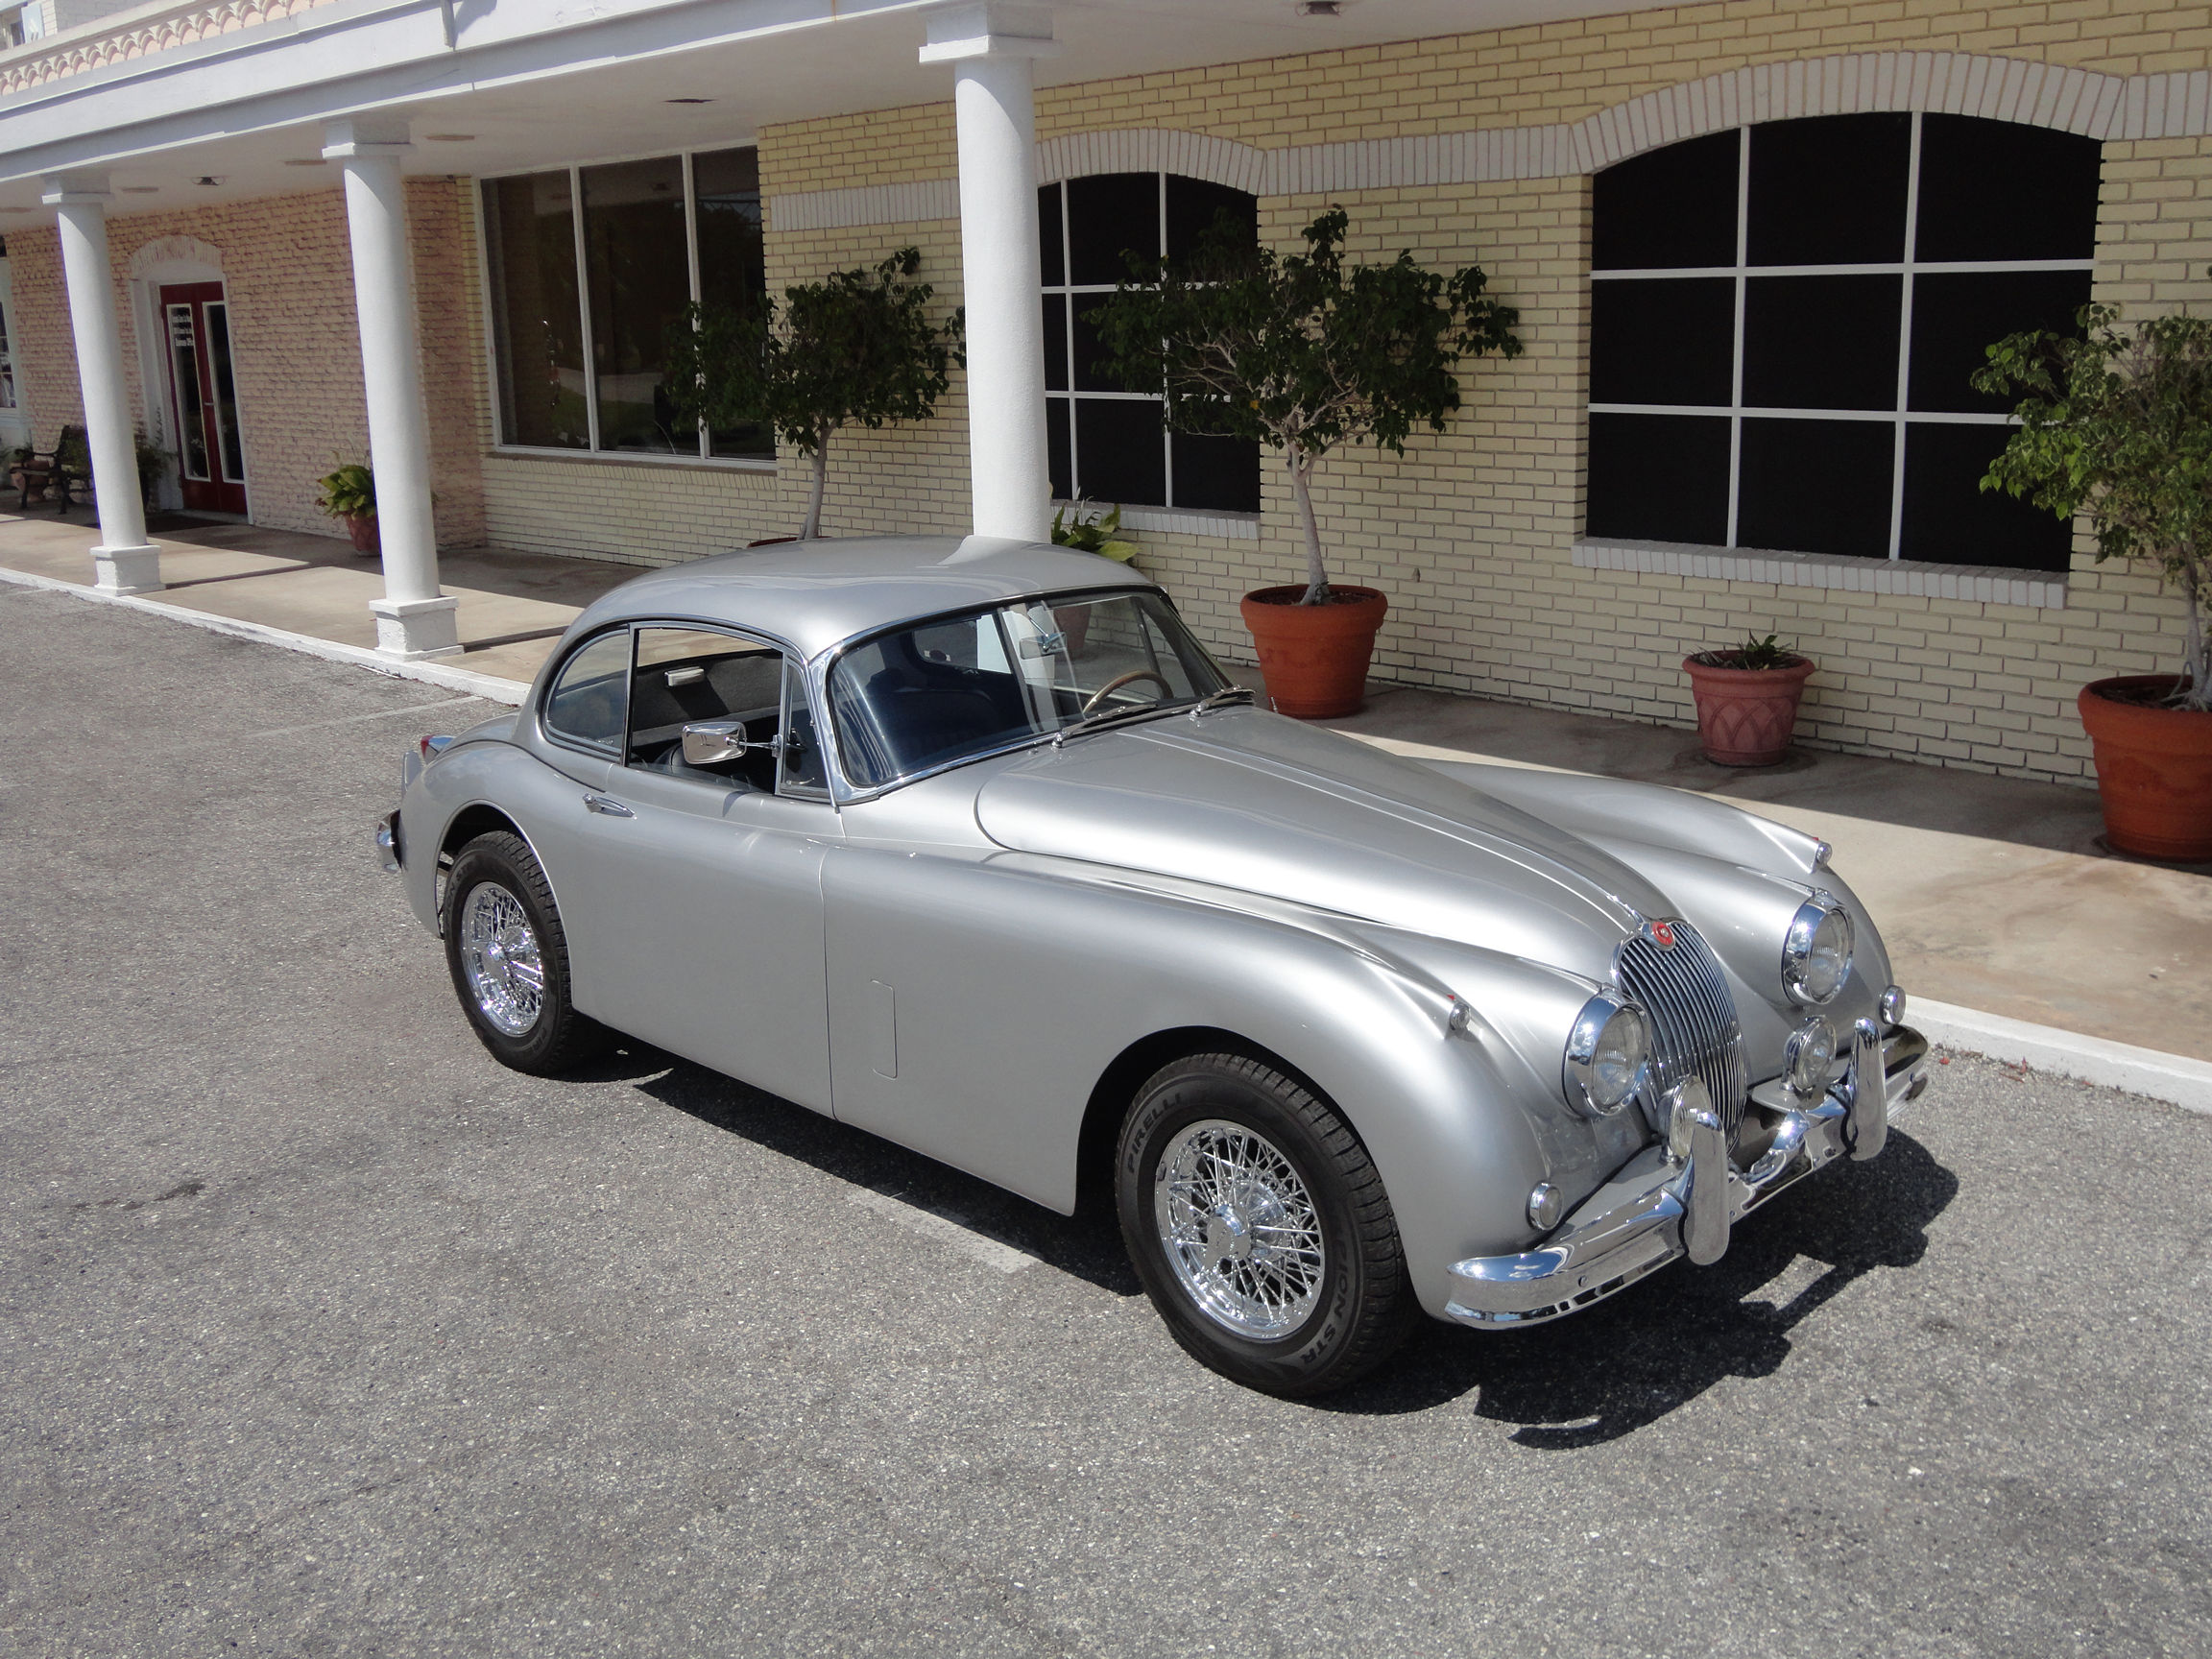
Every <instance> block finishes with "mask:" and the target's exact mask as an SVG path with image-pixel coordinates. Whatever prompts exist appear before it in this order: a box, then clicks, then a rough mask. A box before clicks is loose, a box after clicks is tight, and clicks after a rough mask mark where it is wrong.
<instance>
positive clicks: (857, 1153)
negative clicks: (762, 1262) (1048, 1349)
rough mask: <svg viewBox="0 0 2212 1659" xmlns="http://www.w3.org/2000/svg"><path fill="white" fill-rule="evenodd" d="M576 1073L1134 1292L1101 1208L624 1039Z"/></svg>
mask: <svg viewBox="0 0 2212 1659" xmlns="http://www.w3.org/2000/svg"><path fill="white" fill-rule="evenodd" d="M577 1076H578V1077H579V1078H586V1079H590V1080H594V1081H601V1082H614V1081H633V1082H635V1083H636V1085H637V1088H638V1090H639V1091H640V1092H642V1093H643V1094H650V1095H651V1096H652V1097H653V1098H654V1099H656V1100H659V1101H661V1103H662V1104H663V1105H666V1106H671V1107H674V1108H675V1109H676V1110H677V1111H679V1112H683V1113H685V1114H687V1115H688V1116H690V1117H693V1118H698V1119H699V1121H700V1122H702V1123H706V1124H709V1126H711V1127H713V1128H716V1129H720V1130H723V1131H725V1132H726V1133H729V1134H732V1135H738V1136H742V1137H743V1138H744V1139H746V1140H748V1141H750V1142H753V1143H754V1144H756V1145H757V1146H763V1147H766V1148H767V1149H768V1150H769V1151H771V1152H776V1153H780V1154H781V1155H782V1156H783V1157H786V1158H793V1159H796V1160H798V1161H799V1162H800V1163H802V1164H807V1165H811V1166H813V1167H814V1168H816V1169H819V1170H821V1171H822V1172H823V1173H824V1174H826V1175H831V1176H834V1177H835V1178H836V1179H838V1180H840V1181H844V1182H849V1183H851V1184H852V1185H853V1186H854V1188H856V1189H866V1190H869V1191H874V1192H880V1193H882V1194H884V1195H886V1196H887V1197H891V1198H896V1199H898V1200H899V1201H901V1202H902V1203H904V1204H907V1205H911V1206H912V1207H913V1208H914V1209H916V1210H918V1211H923V1212H926V1213H927V1214H933V1215H936V1216H939V1217H942V1218H943V1219H945V1220H948V1221H950V1222H953V1223H954V1224H955V1225H957V1226H960V1227H964V1228H966V1229H967V1230H968V1231H970V1232H972V1233H974V1234H975V1235H977V1236H978V1237H979V1238H987V1239H990V1240H992V1241H993V1242H995V1243H998V1244H1003V1245H1006V1246H1007V1247H1009V1248H1010V1249H1014V1250H1019V1251H1021V1252H1022V1253H1023V1254H1025V1255H1029V1256H1034V1257H1035V1258H1036V1259H1037V1260H1038V1261H1040V1262H1043V1263H1044V1264H1045V1265H1046V1266H1047V1267H1056V1268H1058V1269H1059V1270H1060V1271H1061V1272H1063V1273H1068V1274H1072V1275H1073V1276H1074V1277H1075V1278H1078V1279H1081V1280H1083V1281H1085V1282H1086V1283H1088V1284H1091V1285H1095V1286H1098V1287H1099V1288H1100V1289H1102V1290H1107V1291H1111V1292H1112V1293H1113V1294H1115V1295H1117V1296H1138V1295H1142V1293H1143V1286H1142V1285H1140V1284H1139V1283H1138V1280H1137V1275H1136V1273H1135V1272H1134V1271H1133V1270H1132V1269H1131V1268H1130V1266H1129V1258H1128V1256H1127V1255H1126V1254H1125V1253H1124V1252H1123V1250H1122V1248H1121V1233H1120V1229H1119V1228H1118V1226H1117V1225H1116V1223H1115V1220H1114V1216H1113V1214H1112V1211H1111V1209H1110V1208H1106V1207H1098V1206H1086V1208H1085V1210H1084V1211H1083V1213H1082V1214H1077V1215H1073V1216H1069V1215H1063V1214H1060V1213H1059V1212H1058V1211H1055V1210H1047V1209H1046V1208H1045V1207H1044V1206H1043V1205H1042V1204H1033V1203H1031V1202H1030V1201H1029V1200H1028V1199H1026V1198H1023V1197H1022V1196H1021V1195H1020V1194H1018V1193H1014V1192H1009V1191H1007V1190H1005V1189H1004V1188H1001V1187H994V1186H993V1185H991V1183H990V1182H988V1181H984V1180H981V1179H979V1178H977V1177H976V1176H974V1175H969V1174H966V1173H964V1172H962V1171H961V1170H958V1169H954V1168H952V1167H951V1166H950V1165H946V1164H940V1163H938V1162H937V1161H936V1160H935V1159H933V1158H928V1157H925V1156H924V1155H923V1154H922V1153H919V1152H912V1151H909V1150H907V1149H906V1148H905V1147H903V1146H901V1145H899V1144H898V1143H897V1142H891V1141H885V1140H883V1139H881V1138H880V1137H879V1136H876V1135H872V1134H870V1133H869V1132H868V1131H866V1130H865V1129H856V1128H854V1126H853V1125H851V1124H850V1123H839V1122H838V1121H836V1119H834V1118H825V1117H823V1116H822V1115H821V1114H820V1113H817V1112H809V1111H808V1110H806V1108H805V1107H804V1106H795V1105H793V1104H792V1103H791V1102H790V1101H788V1100H784V1099H781V1098H780V1097H778V1096H777V1095H774V1094H764V1093H762V1092H761V1091H760V1090H757V1089H754V1088H750V1087H748V1086H747V1085H745V1084H743V1083H739V1082H736V1081H734V1080H733V1079H732V1078H729V1077H725V1076H723V1075H722V1074H721V1073H720V1072H717V1071H709V1070H707V1069H706V1068H704V1067H701V1066H694V1065H692V1064H691V1063H690V1062H688V1061H685V1060H679V1059H677V1058H676V1057H675V1056H674V1055H672V1054H664V1053H662V1052H661V1050H659V1049H657V1048H653V1047H649V1046H646V1045H644V1044H640V1043H635V1042H632V1041H630V1040H629V1039H624V1041H623V1046H622V1047H621V1048H620V1049H619V1050H617V1051H615V1052H614V1053H613V1054H611V1055H609V1056H608V1057H607V1058H606V1059H605V1060H602V1061H600V1062H597V1063H596V1064H595V1065H594V1067H593V1068H591V1069H589V1070H579V1071H578V1072H577Z"/></svg>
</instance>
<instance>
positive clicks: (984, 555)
mask: <svg viewBox="0 0 2212 1659" xmlns="http://www.w3.org/2000/svg"><path fill="white" fill-rule="evenodd" d="M1152 586H1153V584H1152V583H1151V582H1150V581H1149V580H1147V579H1146V578H1145V577H1143V576H1142V575H1140V574H1139V573H1138V572H1136V571H1134V570H1132V569H1130V568H1129V567H1128V566H1127V565H1120V564H1117V563H1116V562H1115V561H1113V560H1111V559H1105V558H1101V557H1100V556H1099V555H1097V554H1095V553H1083V552H1077V551H1075V550H1074V549H1072V548H1068V547H1054V546H1051V545H1049V544H1048V543H1046V542H1042V541H1011V540H1007V539H1004V538H1000V537H988V536H968V537H959V536H855V537H829V538H824V539H822V540H820V541H783V542H778V543H776V544H775V545H773V546H768V547H752V548H747V549H745V550H744V551H743V552H738V553H718V554H715V555H714V556H713V557H711V558H707V559H698V560H693V561H691V562H690V563H688V564H684V565H669V566H667V567H666V568H664V569H660V570H653V571H649V572H648V573H646V574H645V575H642V576H639V577H637V578H635V579H634V580H632V581H629V582H625V583H623V584H622V586H621V587H619V588H616V589H613V591H612V592H609V593H606V594H603V595H602V596H601V597H600V598H599V599H597V600H596V601H594V602H593V603H592V605H591V606H590V607H589V609H588V610H586V611H585V613H583V614H582V615H581V616H579V617H578V618H577V619H576V621H575V623H574V625H573V626H572V627H571V628H570V629H569V635H570V637H576V636H578V635H581V634H585V633H589V631H590V630H592V629H594V628H598V627H601V626H603V625H604V624H606V623H610V622H619V621H628V620H633V619H642V618H648V617H657V616H666V617H682V618H689V619H696V620H702V621H713V622H727V623H730V624H732V625H733V626H738V627H747V628H753V629H757V630H759V631H760V632H762V633H765V634H769V635H773V636H774V637H777V638H780V639H781V640H783V641H784V642H786V643H787V644H789V645H791V646H793V647H794V648H796V649H797V650H798V652H799V653H800V655H801V656H803V657H806V658H812V657H815V656H817V655H818V654H820V653H821V652H823V651H827V650H828V649H829V647H831V646H832V645H836V644H839V643H841V642H842V641H844V640H847V639H850V638H852V637H854V636H855V635H860V634H867V633H872V632H873V631H875V630H876V629H878V628H884V627H889V626H891V625H892V624H894V623H899V622H909V621H913V620H915V619H917V618H919V617H924V616H934V615H937V614H939V613H943V612H947V611H959V610H964V609H967V608H969V607H973V606H983V605H991V604H996V603H998V602H1001V601H1004V600H1008V599H1020V598H1024V597H1026V596H1028V595H1030V594H1033V593H1054V592H1068V591H1071V590H1074V589H1084V588H1135V589H1148V588H1151V587H1152Z"/></svg>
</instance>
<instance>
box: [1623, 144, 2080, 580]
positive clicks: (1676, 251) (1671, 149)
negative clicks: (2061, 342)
mask: <svg viewBox="0 0 2212 1659" xmlns="http://www.w3.org/2000/svg"><path fill="white" fill-rule="evenodd" d="M2098 167H2099V147H2098V145H2097V144H2096V143H2095V142H2094V141H2093V140H2089V139H2084V138H2077V137H2075V136H2073V135H2071V134H2067V133H2061V132H2049V131H2046V130H2044V129H2040V128H2030V127H2023V126H2015V125H2012V124H2009V123H2005V122H1996V121H1983V120H1976V119H1972V118H1968V117H1964V116H1946V115H1917V114H1914V115H1907V114H1895V115H1848V116H1827V117H1819V118H1815V119H1810V120H1803V121H1785V122H1772V123H1767V124H1764V125H1760V126H1756V127H1747V128H1738V129H1735V130H1733V131H1730V132H1719V133H1714V134H1711V135H1709V136H1707V137H1703V138H1697V139H1692V140H1689V141H1688V142H1685V143H1681V144H1675V145H1671V146H1668V147H1667V148H1665V149H1662V150H1657V151H1652V152H1649V153H1647V155H1645V156H1638V157H1636V158H1635V159H1633V160H1630V161H1626V162H1623V163H1621V164H1620V165H1618V166H1616V167H1614V168H1611V169H1608V170H1607V171H1606V172H1604V173H1602V174H1600V175H1599V180H1598V183H1597V187H1596V191H1595V202H1594V208H1593V226H1592V230H1593V258H1592V265H1593V269H1592V271H1591V365H1590V376H1591V379H1590V417H1591V420H1590V485H1589V523H1588V528H1589V533H1590V534H1591V535H1592V536H1597V537H1608V538H1614V537H1619V538H1635V539H1641V540H1648V541H1687V542H1697V543H1705V544H1709V545H1717V546H1726V547H1759V548H1773V549H1784V550H1789V551H1795V552H1809V553H1838V554H1851V555H1859V556H1863V557H1869V558H1887V559H1899V558H1904V559H1915V560H1928V561H1936V562H1942V563H1948V564H1982V565H2006V566H2013V567H2030V568H2048V569H2064V568H2065V567H2066V564H2067V557H2068V547H2069V538H2068V532H2067V527H2066V526H2065V525H2064V524H2062V523H2060V522H2058V521H2057V520H2056V519H2055V518H2053V517H2051V516H2049V515H2047V514H2037V513H2035V512H2033V511H2032V509H2029V508H2027V507H2025V506H2023V505H2022V504H2020V503H2018V502H2015V501H2012V500H2011V499H2009V498H2008V497H2003V496H1998V495H1993V494H1987V493H1983V492H1981V491H1980V489H1979V488H1978V484H1979V480H1980V477H1981V475H1982V473H1983V472H1984V470H1985V469H1986V468H1987V466H1988V463H1989V460H1990V459H1991V458H1992V457H1993V456H1994V455H1995V454H1996V452H1997V451H1998V450H1999V449H2001V448H2002V447H2003V445H2004V442H2005V427H2006V425H2007V423H2008V413H2007V410H2006V405H2005V404H2004V402H2003V401H2002V400H2000V399H1996V398H1991V397H1984V396H1983V395H1981V394H1979V393H1976V392H1975V391H1973V390H1972V388H1971V386H1970V385H1969V384H1968V376H1969V375H1970V374H1971V373H1972V372H1973V371H1974V369H1976V368H1977V367H1979V366H1980V365H1981V364H1982V363H1983V362H1984V348H1985V347H1986V346H1988V345H1990V344H1991V343H1993V342H1995V341H1996V340H1998V339H2000V338H2002V337H2003V336H2005V335H2007V334H2009V333H2012V332H2014V331H2016V330H2018V329H2022V328H2035V327H2047V328H2054V329H2071V328H2072V327H2073V325H2074V314H2075V312H2076V311H2077V310H2078V309H2079V308H2080V306H2081V305H2082V304H2083V303H2085V302H2086V301H2088V299H2089V282H2090V273H2091V270H2092V268H2093V265H2094V258H2093V255H2094V252H2095V241H2096V215H2097V180H2098Z"/></svg>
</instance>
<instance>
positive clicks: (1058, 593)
mask: <svg viewBox="0 0 2212 1659" xmlns="http://www.w3.org/2000/svg"><path fill="white" fill-rule="evenodd" d="M1144 593H1150V594H1154V595H1156V596H1157V597H1158V598H1159V599H1160V600H1161V601H1162V602H1163V603H1165V604H1166V607H1167V609H1168V610H1169V611H1171V612H1173V613H1175V615H1176V618H1177V619H1178V620H1180V619H1181V617H1182V614H1183V612H1182V608H1181V607H1180V606H1178V605H1177V604H1176V603H1175V601H1174V599H1173V598H1172V597H1171V596H1170V595H1169V594H1168V593H1167V591H1166V589H1162V588H1158V587H1137V586H1135V585H1117V586H1112V587H1099V588H1073V589H1049V590H1047V589H1038V590H1036V591H1034V592H1029V593H1016V594H1012V595H1010V596H1008V597H1006V598H1003V599H994V600H991V601H990V602H989V603H987V604H982V605H965V606H962V607H961V608H959V609H958V610H955V611H933V612H930V613H927V614H926V615H922V616H910V617H907V618H906V619H905V620H903V621H900V622H887V623H885V624H883V625H882V626H881V627H879V628H871V629H869V630H867V632H865V633H862V634H854V635H853V636H851V637H848V638H845V639H840V640H839V641H838V642H837V643H836V644H834V645H832V646H830V647H829V649H828V650H826V651H824V652H823V653H822V654H821V655H820V656H819V657H817V658H815V660H814V661H813V663H812V664H810V668H811V670H812V674H811V678H812V685H811V689H812V691H813V693H814V698H815V708H816V709H817V710H818V713H817V725H816V730H818V731H827V732H829V733H830V740H829V745H828V748H829V773H830V785H831V797H832V799H834V800H835V801H836V802H837V804H838V805H858V804H860V803H862V802H866V801H875V800H879V799H880V798H881V797H883V796H885V795H888V794H889V793H890V792H891V791H892V790H894V789H903V788H905V787H906V785H907V784H909V783H920V782H923V781H926V780H927V779H931V778H941V777H943V776H944V775H945V774H946V773H948V772H950V771H953V770H955V769H957V768H959V767H962V766H968V765H973V764H974V762H975V761H978V760H990V759H994V758H996V757H998V756H1001V755H1011V754H1013V753H1014V752H1015V751H1017V750H1020V749H1032V748H1035V747H1036V746H1037V745H1038V744H1040V743H1049V742H1051V741H1052V735H1053V734H1052V733H1049V732H1031V733H1026V734H1025V735H1023V736H1022V737H1018V738H1015V739H1013V740H1011V741H1008V742H1005V743H1000V744H998V745H997V746H996V747H994V748H990V749H978V750H976V751H975V752H974V753H973V754H970V755H963V756H960V757H958V758H957V759H953V760H946V761H943V762H941V763H939V764H938V765H935V766H926V767H924V768H922V769H921V770H920V771H918V772H908V773H905V774H903V775H902V776H901V777H898V778H894V779H892V780H891V781H889V782H887V783H872V784H869V785H867V786H865V787H862V786H859V785H856V784H854V781H853V780H852V779H851V778H850V777H848V776H847V775H846V771H845V734H844V733H843V732H841V731H839V730H838V729H837V727H836V725H835V724H834V722H833V721H832V722H831V723H829V724H828V725H823V724H821V723H820V716H821V715H822V714H827V713H829V712H831V710H832V705H831V703H830V701H829V675H830V673H831V671H832V670H833V669H835V668H836V666H837V664H838V663H839V662H841V661H844V660H845V657H846V654H847V653H848V652H852V651H856V650H858V649H859V648H860V647H861V646H863V645H866V644H869V643H871V642H872V641H874V640H877V639H880V638H882V637H884V636H885V635H887V634H897V633H899V632H901V631H902V630H904V629H910V628H926V627H928V626H930V625H931V624H933V623H938V622H957V621H960V620H962V619H963V618H966V617H971V616H980V615H982V614H983V613H985V612H996V611H1004V610H1007V609H1010V608H1011V607H1013V606H1016V605H1031V604H1038V603H1043V604H1046V605H1053V604H1062V603H1070V602H1072V601H1074V600H1078V599H1094V598H1097V599H1111V598H1118V597H1122V596H1124V595H1129V594H1144ZM1185 626H1186V627H1188V626H1189V624H1185ZM1190 642H1191V644H1193V645H1195V646H1197V647H1198V654H1199V656H1200V657H1202V658H1204V659H1205V661H1206V663H1207V665H1208V666H1209V667H1211V668H1212V669H1213V670H1214V673H1216V674H1219V675H1220V676H1221V683H1222V684H1223V685H1236V684H1237V682H1236V681H1234V680H1232V679H1231V678H1230V677H1229V675H1228V674H1227V673H1226V672H1224V671H1223V669H1222V667H1221V664H1220V663H1218V662H1216V661H1214V653H1213V652H1211V651H1209V650H1207V649H1206V642H1205V641H1204V640H1203V639H1200V638H1199V637H1198V636H1197V635H1196V634H1192V635H1191V636H1190Z"/></svg>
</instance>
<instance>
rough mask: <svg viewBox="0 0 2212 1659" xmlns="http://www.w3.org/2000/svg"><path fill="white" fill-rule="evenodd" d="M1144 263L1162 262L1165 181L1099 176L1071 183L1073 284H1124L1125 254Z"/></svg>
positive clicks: (1121, 175) (1134, 175)
mask: <svg viewBox="0 0 2212 1659" xmlns="http://www.w3.org/2000/svg"><path fill="white" fill-rule="evenodd" d="M1125 249H1126V250H1128V251H1130V252H1135V253H1137V254H1139V255H1140V256H1142V258H1144V259H1147V260H1152V259H1157V258H1159V256H1160V175H1159V174H1157V173H1098V174H1094V175H1093V176H1092V177H1091V178H1088V179H1070V180H1069V181H1068V259H1069V263H1070V266H1072V267H1073V270H1072V272H1071V273H1070V280H1071V281H1074V282H1078V283H1098V282H1103V283H1108V284H1112V283H1115V282H1120V281H1125V280H1126V279H1127V278H1128V276H1129V261H1128V260H1127V259H1126V258H1124V257H1123V256H1122V254H1123V250H1125Z"/></svg>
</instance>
